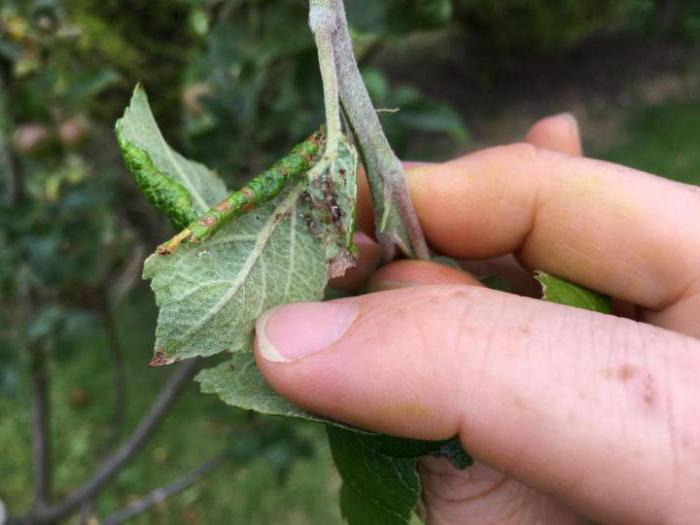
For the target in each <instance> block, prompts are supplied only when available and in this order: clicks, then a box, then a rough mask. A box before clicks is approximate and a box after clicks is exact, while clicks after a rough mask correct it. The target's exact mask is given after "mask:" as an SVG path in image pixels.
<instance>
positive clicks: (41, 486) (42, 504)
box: [29, 343, 51, 510]
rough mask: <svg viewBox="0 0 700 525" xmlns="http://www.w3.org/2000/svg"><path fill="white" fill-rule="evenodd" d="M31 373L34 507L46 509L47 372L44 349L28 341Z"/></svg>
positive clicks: (48, 443) (48, 494) (48, 486)
mask: <svg viewBox="0 0 700 525" xmlns="http://www.w3.org/2000/svg"><path fill="white" fill-rule="evenodd" d="M29 353H30V360H31V365H30V366H31V375H32V380H31V381H32V474H33V476H32V477H33V482H34V507H35V508H37V509H39V510H42V509H45V508H46V507H47V506H48V505H49V502H50V501H51V436H50V429H49V426H50V424H49V419H50V405H49V375H48V370H47V362H46V352H45V350H44V348H42V347H41V346H40V344H36V343H29Z"/></svg>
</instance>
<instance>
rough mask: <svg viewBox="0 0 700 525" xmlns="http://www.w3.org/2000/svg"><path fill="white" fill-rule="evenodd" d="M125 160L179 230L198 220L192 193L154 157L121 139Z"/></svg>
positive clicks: (149, 197)
mask: <svg viewBox="0 0 700 525" xmlns="http://www.w3.org/2000/svg"><path fill="white" fill-rule="evenodd" d="M119 147H120V149H121V152H122V157H123V159H124V163H125V164H126V167H127V168H128V170H129V172H130V173H131V174H132V175H133V177H134V180H135V181H136V185H137V186H138V187H139V189H140V190H141V192H142V193H143V195H144V196H145V197H146V200H148V202H149V203H150V204H151V206H153V207H154V208H155V209H157V210H158V211H159V212H161V213H162V214H163V215H165V216H166V217H167V218H168V219H170V222H172V224H173V226H174V227H175V228H177V229H178V230H181V229H183V228H186V227H187V225H188V224H191V223H192V221H195V220H197V212H196V211H195V209H194V206H193V205H192V197H191V196H190V193H189V192H188V191H187V190H186V189H185V188H184V187H183V186H182V185H181V184H179V183H178V182H176V181H174V180H173V179H172V178H170V177H168V176H167V175H166V174H164V173H163V172H161V171H160V170H159V169H158V168H157V167H156V166H155V164H153V161H152V160H151V157H150V156H149V155H148V153H146V152H145V151H143V150H142V149H140V148H138V147H136V146H134V145H133V144H131V143H130V142H128V141H126V140H120V141H119Z"/></svg>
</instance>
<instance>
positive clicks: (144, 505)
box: [100, 454, 227, 525]
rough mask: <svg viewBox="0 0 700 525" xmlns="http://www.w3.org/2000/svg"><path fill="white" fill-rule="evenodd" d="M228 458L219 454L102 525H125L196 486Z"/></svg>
mask: <svg viewBox="0 0 700 525" xmlns="http://www.w3.org/2000/svg"><path fill="white" fill-rule="evenodd" d="M226 457H227V455H226V454H219V455H218V456H215V457H213V458H211V459H210V460H208V461H206V462H205V463H203V464H202V465H200V466H199V467H197V468H196V469H194V470H192V471H191V472H188V473H187V474H185V475H184V476H182V477H180V478H178V479H176V480H175V481H173V482H172V483H170V484H168V485H166V486H164V487H160V488H157V489H155V490H153V491H151V492H149V493H148V494H146V495H145V496H144V497H143V498H141V499H139V500H136V501H134V502H133V503H131V504H129V505H128V506H126V507H125V508H123V509H121V510H118V511H117V512H115V513H114V514H111V515H110V516H107V517H106V518H105V519H104V520H102V521H101V522H100V523H101V524H102V525H119V524H120V523H124V522H125V521H127V520H129V519H131V518H133V517H134V516H136V515H137V514H141V513H142V512H144V511H146V510H148V509H149V508H151V507H152V506H153V505H157V504H158V503H160V502H162V501H165V500H166V499H167V498H169V497H170V496H173V495H174V494H177V493H178V492H180V491H182V490H184V489H186V488H187V487H189V486H190V485H192V484H194V483H195V482H196V481H197V480H199V479H200V478H201V477H202V476H204V475H205V474H208V473H209V472H211V471H212V470H214V469H216V468H218V467H219V466H221V464H223V463H224V461H226Z"/></svg>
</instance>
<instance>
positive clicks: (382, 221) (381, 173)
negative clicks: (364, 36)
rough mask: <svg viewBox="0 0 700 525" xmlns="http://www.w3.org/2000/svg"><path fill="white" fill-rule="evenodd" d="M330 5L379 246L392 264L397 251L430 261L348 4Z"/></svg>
mask: <svg viewBox="0 0 700 525" xmlns="http://www.w3.org/2000/svg"><path fill="white" fill-rule="evenodd" d="M326 2H327V3H330V4H331V5H332V6H333V10H334V12H335V14H336V25H337V28H336V30H335V31H334V33H333V52H334V56H335V60H336V63H337V64H336V65H337V73H338V85H339V90H340V99H341V101H342V104H343V110H344V112H345V114H346V117H347V119H348V121H349V124H350V127H351V129H352V131H353V134H354V135H355V140H356V142H357V144H358V147H359V149H360V152H361V154H362V160H363V163H364V165H365V169H366V170H367V178H368V181H369V184H370V189H371V192H372V200H373V202H374V214H375V227H376V232H377V240H378V241H379V243H380V244H381V246H382V248H383V249H384V256H385V258H387V259H392V258H393V257H394V255H395V253H396V247H398V248H399V249H400V250H401V251H402V252H403V254H404V255H406V256H408V257H413V258H418V259H430V251H429V250H428V246H427V244H426V242H425V237H424V236H423V231H422V229H421V227H420V223H419V221H418V216H417V215H416V212H415V209H414V208H413V203H412V202H411V199H410V197H409V195H408V188H407V187H406V180H405V177H404V173H403V166H402V164H401V161H400V160H399V159H398V158H397V157H396V154H395V153H394V151H393V150H392V149H391V145H390V144H389V141H388V140H387V138H386V136H385V135H384V131H383V129H382V125H381V123H380V122H379V117H378V116H377V112H376V111H375V109H374V106H373V105H372V100H371V99H370V97H369V93H368V92H367V88H366V87H365V84H364V82H363V80H362V76H361V74H360V70H359V68H358V66H357V61H356V60H355V54H354V52H353V48H352V41H351V39H350V32H349V30H348V22H347V18H346V16H345V6H344V5H343V0H326Z"/></svg>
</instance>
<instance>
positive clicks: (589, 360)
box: [256, 285, 700, 523]
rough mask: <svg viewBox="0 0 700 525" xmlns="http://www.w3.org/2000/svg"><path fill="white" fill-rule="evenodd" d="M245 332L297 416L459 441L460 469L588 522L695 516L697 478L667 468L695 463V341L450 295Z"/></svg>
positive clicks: (357, 304) (354, 302)
mask: <svg viewBox="0 0 700 525" xmlns="http://www.w3.org/2000/svg"><path fill="white" fill-rule="evenodd" d="M257 334H258V340H257V343H256V360H257V363H258V366H259V368H260V370H261V371H262V373H263V375H264V376H265V377H266V379H267V380H268V382H269V383H270V384H271V386H272V387H273V388H274V389H276V390H277V391H278V392H279V393H280V394H282V395H283V396H284V397H286V398H288V399H290V400H291V401H293V402H294V403H296V404H298V405H300V406H302V407H304V408H306V409H307V410H309V411H311V412H314V413H317V414H321V415H325V416H328V417H331V418H334V419H338V420H341V421H344V422H347V423H350V424H354V425H357V426H359V427H362V428H367V429H370V430H375V431H380V432H385V433H388V434H394V435H400V436H405V437H413V438H419V439H446V438H449V437H452V436H454V435H459V436H460V439H461V441H462V444H463V446H464V447H465V449H466V450H467V451H469V452H470V453H472V454H473V455H474V456H475V457H476V458H478V459H480V460H482V461H483V462H485V463H486V464H489V465H491V466H494V467H497V468H499V469H501V470H503V471H507V472H508V473H509V474H510V475H512V476H513V477H514V478H516V479H518V480H520V481H521V482H523V483H525V484H527V485H529V486H531V487H533V488H537V489H540V490H542V491H544V492H547V493H549V494H552V495H553V496H556V497H558V498H560V499H561V500H563V501H566V502H568V503H569V504H570V505H572V506H573V507H574V508H578V509H579V510H581V511H582V512H583V513H584V514H587V515H589V516H590V517H592V518H594V519H599V520H602V521H615V522H626V523H627V522H630V523H651V522H661V521H664V520H669V519H671V517H672V516H675V517H676V518H679V520H680V521H678V522H682V520H681V517H683V516H685V517H688V516H689V515H691V514H689V513H694V512H698V503H697V498H696V495H697V493H698V491H700V475H699V474H698V472H697V471H695V470H693V468H691V467H687V468H684V467H682V466H683V465H688V466H690V465H697V464H698V463H699V461H700V446H698V440H697V439H696V438H697V436H698V434H697V432H698V427H697V421H696V400H697V399H698V398H700V387H699V386H698V383H697V380H696V378H697V374H698V373H700V348H699V347H700V343H698V342H697V341H695V340H692V339H690V338H687V337H684V336H681V335H678V334H674V333H671V332H667V331H664V330H661V329H657V328H654V327H651V326H648V325H641V324H637V323H634V322H632V321H628V320H623V319H619V318H615V317H612V316H604V315H599V314H595V313H592V312H588V311H584V310H576V309H572V308H567V307H563V306H560V305H555V304H551V303H545V302H542V301H536V300H532V299H527V298H522V297H516V296H512V295H509V294H503V293H499V292H496V291H493V290H488V289H480V288H476V287H471V286H460V285H448V286H420V287H416V288H405V289H399V290H392V291H386V292H380V293H374V294H368V295H364V296H360V297H355V298H351V299H342V300H339V301H331V302H327V303H301V304H295V305H287V306H282V307H279V308H276V309H274V310H271V311H270V312H267V313H266V314H264V315H263V316H262V317H261V318H260V320H259V321H258V325H257ZM669 352H671V353H672V354H673V357H674V358H673V359H669V358H668V355H669ZM669 421H673V425H668V422H669ZM631 429H634V431H631ZM670 434H672V435H670ZM669 443H677V444H678V443H680V444H684V445H682V446H681V445H677V446H672V447H670V446H669ZM681 456H682V457H681ZM583 458H585V461H584V460H583ZM669 465H679V466H681V467H679V468H678V469H676V468H669V467H668V466H669ZM606 466H607V467H608V468H606ZM640 479H643V480H645V482H644V483H639V480H640ZM671 521H673V519H671Z"/></svg>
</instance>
